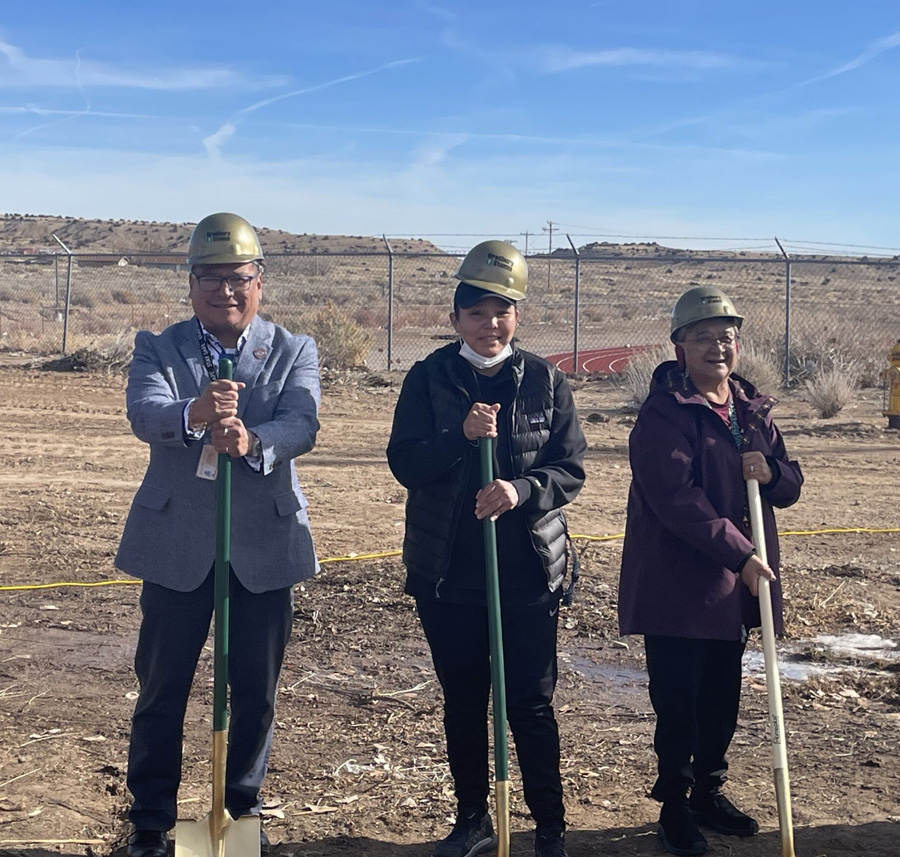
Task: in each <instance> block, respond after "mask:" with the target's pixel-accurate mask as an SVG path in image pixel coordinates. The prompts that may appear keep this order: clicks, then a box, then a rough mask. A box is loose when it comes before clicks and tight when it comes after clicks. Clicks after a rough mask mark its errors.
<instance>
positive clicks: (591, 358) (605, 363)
mask: <svg viewBox="0 0 900 857" xmlns="http://www.w3.org/2000/svg"><path fill="white" fill-rule="evenodd" d="M649 348H656V346H655V345H620V346H619V347H618V348H589V349H586V350H584V351H582V350H581V349H579V351H578V374H589V373H591V372H603V373H604V374H609V373H611V372H621V371H622V370H623V369H624V368H625V367H626V366H627V365H628V360H629V358H630V357H631V356H632V355H633V354H636V353H637V352H638V351H646V350H647V349H649ZM546 359H547V360H549V361H550V362H551V363H552V364H553V365H554V366H556V367H557V368H559V369H561V370H562V371H563V372H572V352H571V351H569V352H568V353H563V354H553V355H551V356H550V357H547V358H546Z"/></svg>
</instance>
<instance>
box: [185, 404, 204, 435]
mask: <svg viewBox="0 0 900 857" xmlns="http://www.w3.org/2000/svg"><path fill="white" fill-rule="evenodd" d="M195 404H197V400H196V399H194V401H193V402H191V404H190V405H189V406H188V428H189V429H190V430H191V431H206V430H207V429H208V428H209V423H206V422H201V423H198V422H195V421H194V417H193V413H194V405H195Z"/></svg>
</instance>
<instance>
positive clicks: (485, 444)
mask: <svg viewBox="0 0 900 857" xmlns="http://www.w3.org/2000/svg"><path fill="white" fill-rule="evenodd" d="M493 446H494V444H493V441H492V439H491V438H489V437H483V438H480V439H479V441H478V454H479V457H480V461H481V487H482V488H484V487H485V485H487V484H488V483H489V482H492V481H493V480H494V454H493V453H494V450H493ZM482 525H483V527H484V568H485V573H486V575H487V579H486V583H487V607H488V630H489V632H490V645H491V699H492V701H493V710H494V795H495V798H496V801H497V857H509V766H508V760H507V750H506V678H505V676H506V670H505V668H504V666H503V624H502V622H501V615H500V573H499V570H498V567H497V528H496V526H495V524H494V522H493V521H492V520H491V519H490V517H487V518H484V519H483V521H482Z"/></svg>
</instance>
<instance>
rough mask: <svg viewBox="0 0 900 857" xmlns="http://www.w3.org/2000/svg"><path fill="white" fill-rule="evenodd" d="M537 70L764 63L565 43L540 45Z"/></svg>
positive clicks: (703, 53)
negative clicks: (576, 46) (577, 46)
mask: <svg viewBox="0 0 900 857" xmlns="http://www.w3.org/2000/svg"><path fill="white" fill-rule="evenodd" d="M540 53H541V55H542V56H541V70H542V71H544V72H546V73H548V74H558V73H559V72H564V71H572V70H573V69H579V68H590V67H592V66H608V67H622V66H651V67H664V68H674V69H691V70H695V71H697V70H706V69H721V68H761V67H763V66H765V65H766V64H765V63H761V62H758V61H754V60H744V59H741V58H740V57H734V56H730V55H728V54H722V53H716V52H713V51H671V50H652V49H644V48H613V49H611V50H606V51H580V50H576V49H574V48H568V47H565V46H555V47H547V48H544V49H543V50H542V51H541V52H540Z"/></svg>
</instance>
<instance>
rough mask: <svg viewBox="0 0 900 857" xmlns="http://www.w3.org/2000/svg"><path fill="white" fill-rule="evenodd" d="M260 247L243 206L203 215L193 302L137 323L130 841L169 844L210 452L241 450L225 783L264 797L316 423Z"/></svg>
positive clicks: (306, 364)
mask: <svg viewBox="0 0 900 857" xmlns="http://www.w3.org/2000/svg"><path fill="white" fill-rule="evenodd" d="M262 259H263V254H262V248H261V247H260V244H259V239H258V237H257V235H256V232H255V231H254V230H253V227H252V226H251V225H250V224H249V223H248V222H247V221H246V220H244V219H243V218H241V217H238V216H237V215H234V214H225V213H220V214H212V215H210V216H209V217H206V218H204V219H203V220H201V221H200V223H198V224H197V227H196V228H195V229H194V232H193V235H192V236H191V242H190V250H189V257H188V264H189V265H190V266H191V273H190V299H191V304H192V306H193V309H194V318H192V319H190V320H189V321H184V322H180V323H178V324H173V325H172V326H171V327H168V328H166V330H164V331H163V332H162V333H160V334H158V335H154V334H152V333H150V332H148V331H142V332H140V333H138V334H137V337H136V339H135V347H134V357H133V362H132V366H131V372H130V374H129V377H128V389H127V393H126V398H127V406H128V419H129V421H130V422H131V427H132V430H133V431H134V433H135V435H136V436H137V437H138V438H139V439H140V440H142V441H144V442H145V443H147V444H149V446H150V463H149V465H148V467H147V472H146V474H145V475H144V480H143V482H142V483H141V486H140V488H139V489H138V491H137V494H136V495H135V498H134V502H133V504H132V507H131V511H130V513H129V515H128V520H127V522H126V524H125V531H124V533H123V535H122V541H121V544H120V545H119V552H118V555H117V556H116V567H117V568H120V569H121V570H122V571H125V572H127V573H128V574H131V575H133V576H135V577H138V578H140V579H141V580H143V582H144V583H143V587H142V590H141V611H142V622H141V629H140V635H139V638H138V645H137V651H136V653H135V671H136V673H137V677H138V680H139V683H140V695H139V697H138V700H137V704H136V706H135V711H134V717H133V720H132V732H131V745H130V750H129V756H128V788H129V790H130V791H131V794H132V796H133V799H134V800H133V804H132V807H131V811H130V813H129V818H130V820H131V822H132V824H133V825H134V829H133V830H132V832H131V834H130V836H129V840H128V855H129V857H165V855H166V848H167V839H168V837H167V834H166V831H168V830H169V829H171V828H172V827H173V825H174V824H175V817H176V798H177V793H178V785H179V782H180V779H181V747H182V737H183V722H184V714H185V709H186V706H187V699H188V693H189V691H190V687H191V682H192V680H193V676H194V671H195V669H196V666H197V661H198V659H199V656H200V652H201V650H202V648H203V645H204V643H205V642H206V638H207V635H208V633H209V626H210V619H211V616H212V610H213V573H212V569H213V565H214V561H215V509H216V500H215V488H216V486H215V469H216V462H217V457H218V453H226V454H228V455H230V456H232V457H233V458H234V459H235V464H234V467H233V474H232V491H233V501H232V522H231V535H232V549H231V575H230V577H231V581H230V585H231V658H230V665H229V676H228V678H229V684H230V687H231V719H230V724H229V736H228V765H227V771H226V784H225V806H226V808H227V809H228V810H229V811H230V812H231V814H232V816H233V817H235V818H237V817H239V816H241V815H247V814H253V813H258V812H259V808H260V806H261V804H262V801H261V798H260V788H261V786H262V782H263V778H264V777H265V773H266V769H267V765H268V758H269V750H270V746H271V739H272V728H273V723H274V710H275V691H276V688H277V684H278V676H279V672H280V670H281V663H282V659H283V656H284V649H285V646H286V644H287V640H288V637H289V635H290V630H291V621H292V612H293V611H292V586H293V584H295V583H297V582H299V581H301V580H304V579H306V578H309V577H311V576H312V575H314V574H315V573H316V572H317V571H318V563H317V561H316V556H315V551H314V548H313V542H312V536H311V535H310V530H309V520H308V518H307V514H306V505H307V503H306V498H305V497H304V496H303V492H302V491H301V490H300V485H299V482H298V480H297V473H296V470H295V468H294V459H295V458H296V457H297V456H299V455H302V454H303V453H305V452H309V451H310V450H311V449H312V448H313V446H314V445H315V440H316V432H317V431H318V428H319V422H318V409H319V398H320V388H319V367H318V355H317V352H316V345H315V342H314V341H313V340H312V339H311V338H310V337H308V336H303V335H295V334H292V333H290V332H289V331H287V330H285V329H284V328H283V327H279V326H277V325H275V324H272V323H270V322H267V321H264V320H263V319H261V318H259V317H258V316H257V310H258V308H259V301H260V296H261V294H262ZM223 353H227V354H229V355H230V356H231V357H232V359H233V360H234V362H235V369H234V380H232V381H229V380H225V379H218V378H217V366H218V359H219V356H221V354H223ZM263 838H264V840H265V834H263ZM267 844H268V843H267V841H264V842H263V845H267Z"/></svg>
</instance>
